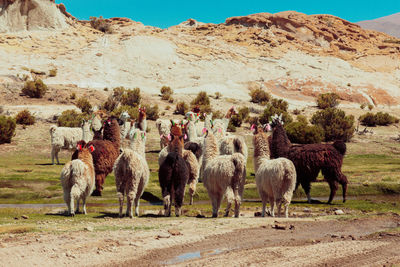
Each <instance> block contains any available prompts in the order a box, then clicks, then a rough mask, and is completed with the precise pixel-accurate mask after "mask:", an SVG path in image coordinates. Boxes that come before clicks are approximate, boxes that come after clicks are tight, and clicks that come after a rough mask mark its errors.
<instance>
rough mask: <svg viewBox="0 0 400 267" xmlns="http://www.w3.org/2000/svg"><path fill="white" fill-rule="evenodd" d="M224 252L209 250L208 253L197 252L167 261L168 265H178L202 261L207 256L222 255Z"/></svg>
mask: <svg viewBox="0 0 400 267" xmlns="http://www.w3.org/2000/svg"><path fill="white" fill-rule="evenodd" d="M223 251H224V250H222V249H214V250H207V251H195V252H188V253H184V254H181V255H178V256H176V257H175V258H173V259H171V260H168V261H166V262H165V263H166V264H177V263H182V262H185V261H188V260H193V259H200V258H204V257H207V256H213V255H217V254H220V253H222V252H223Z"/></svg>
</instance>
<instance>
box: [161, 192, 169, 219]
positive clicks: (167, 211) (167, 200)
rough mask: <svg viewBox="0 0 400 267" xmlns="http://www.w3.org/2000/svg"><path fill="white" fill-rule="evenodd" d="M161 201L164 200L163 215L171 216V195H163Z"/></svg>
mask: <svg viewBox="0 0 400 267" xmlns="http://www.w3.org/2000/svg"><path fill="white" fill-rule="evenodd" d="M163 202H164V215H165V217H169V216H171V195H170V194H168V195H165V196H164V197H163Z"/></svg>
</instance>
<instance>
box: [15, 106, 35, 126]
mask: <svg viewBox="0 0 400 267" xmlns="http://www.w3.org/2000/svg"><path fill="white" fill-rule="evenodd" d="M15 121H16V122H17V124H22V125H33V124H35V117H34V116H32V114H31V113H30V112H29V110H27V109H24V110H22V111H20V112H18V114H17V116H15Z"/></svg>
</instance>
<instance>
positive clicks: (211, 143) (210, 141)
mask: <svg viewBox="0 0 400 267" xmlns="http://www.w3.org/2000/svg"><path fill="white" fill-rule="evenodd" d="M205 132H206V137H205V138H204V156H203V165H204V175H203V184H204V187H205V188H206V189H207V192H208V195H209V197H210V199H211V203H212V209H213V214H212V216H213V217H218V210H219V208H220V206H221V201H222V198H223V196H224V195H226V198H227V201H228V204H227V207H226V211H225V216H229V211H230V208H231V205H232V203H233V202H235V217H239V209H240V204H241V198H242V194H243V190H244V184H245V179H246V162H245V158H244V156H243V155H242V154H240V153H234V154H233V155H219V149H218V143H217V140H216V138H215V136H214V134H213V133H212V132H211V131H208V130H207V129H205Z"/></svg>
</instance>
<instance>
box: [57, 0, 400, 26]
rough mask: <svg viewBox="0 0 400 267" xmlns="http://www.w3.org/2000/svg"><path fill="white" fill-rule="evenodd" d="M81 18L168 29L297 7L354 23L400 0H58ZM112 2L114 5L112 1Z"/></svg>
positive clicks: (389, 10)
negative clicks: (116, 19) (124, 20)
mask: <svg viewBox="0 0 400 267" xmlns="http://www.w3.org/2000/svg"><path fill="white" fill-rule="evenodd" d="M56 2H57V3H64V4H65V5H66V7H67V11H68V12H70V13H71V14H72V15H73V16H75V17H77V18H78V19H86V20H87V19H89V17H90V16H96V17H98V16H103V17H105V18H110V17H128V18H130V19H132V20H134V21H140V22H142V23H143V24H145V25H151V26H157V27H160V28H167V27H169V26H172V25H177V24H179V23H181V22H182V21H184V20H187V19H188V18H194V19H196V20H198V21H201V22H211V23H222V22H224V21H225V19H226V18H228V17H233V16H243V15H248V14H253V13H259V12H269V13H276V12H280V11H286V10H295V11H298V12H302V13H306V14H309V15H310V14H331V15H335V16H338V17H341V18H343V19H346V20H348V21H351V22H357V21H361V20H370V19H375V18H379V17H383V16H387V15H391V14H394V13H398V12H400V0H362V1H361V0H332V1H326V0H318V1H317V0H308V1H306V0H305V1H301V0H286V1H285V0H283V1H282V0H274V1H271V0H241V1H237V0H231V1H225V0H224V1H218V0H214V1H211V0H202V1H190V0H185V1H183V0H175V1H174V0H169V1H168V0H156V1H150V0H142V1H137V0H119V1H110V0H83V1H78V0H64V1H60V0H57V1H56ZM111 3H112V4H111Z"/></svg>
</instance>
